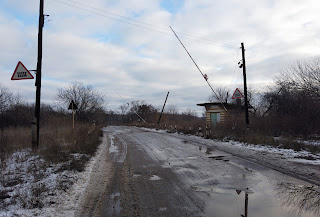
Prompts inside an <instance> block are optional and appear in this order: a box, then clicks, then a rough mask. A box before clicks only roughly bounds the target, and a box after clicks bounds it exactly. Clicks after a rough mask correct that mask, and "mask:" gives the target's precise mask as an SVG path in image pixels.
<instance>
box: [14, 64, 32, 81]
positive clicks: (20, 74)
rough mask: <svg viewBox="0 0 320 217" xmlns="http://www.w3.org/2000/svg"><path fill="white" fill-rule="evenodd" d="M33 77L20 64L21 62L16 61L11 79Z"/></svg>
mask: <svg viewBox="0 0 320 217" xmlns="http://www.w3.org/2000/svg"><path fill="white" fill-rule="evenodd" d="M33 78H34V77H33V76H32V75H31V73H30V72H29V70H28V69H27V68H26V67H25V66H24V65H23V64H22V62H20V61H19V62H18V65H17V67H16V69H15V70H14V73H13V75H12V77H11V80H22V79H33Z"/></svg>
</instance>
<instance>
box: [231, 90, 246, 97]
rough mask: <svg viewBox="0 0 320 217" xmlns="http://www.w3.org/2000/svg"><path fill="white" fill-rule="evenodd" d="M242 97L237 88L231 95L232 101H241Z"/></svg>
mask: <svg viewBox="0 0 320 217" xmlns="http://www.w3.org/2000/svg"><path fill="white" fill-rule="evenodd" d="M242 97H243V95H242V93H241V92H240V90H239V89H238V88H237V89H236V90H235V91H234V93H233V95H232V99H241V98H242Z"/></svg>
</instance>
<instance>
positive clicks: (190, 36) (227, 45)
mask: <svg viewBox="0 0 320 217" xmlns="http://www.w3.org/2000/svg"><path fill="white" fill-rule="evenodd" d="M54 1H56V2H59V3H61V4H65V5H68V6H70V7H74V8H77V9H80V10H83V11H86V12H89V13H93V14H96V15H99V16H103V17H106V18H109V19H112V20H116V21H118V22H122V23H126V24H128V25H133V26H136V27H140V28H144V29H148V30H152V31H155V32H158V33H162V34H166V35H170V36H174V35H173V34H172V33H171V31H170V29H168V28H164V27H160V26H155V25H152V24H149V23H146V22H142V21H139V20H135V19H132V18H129V17H125V16H121V15H118V14H116V13H112V12H109V11H106V10H102V9H99V8H96V7H92V6H89V5H86V4H83V3H79V2H76V1H73V0H67V1H69V2H72V3H74V4H78V5H81V6H84V7H87V8H91V9H94V10H97V11H100V12H103V13H108V14H111V15H112V16H117V17H120V18H122V19H119V18H115V17H111V16H108V15H105V14H101V13H98V12H95V11H92V10H88V9H86V8H83V7H79V6H77V5H74V4H70V3H66V2H64V1H62V0H54ZM123 19H126V20H130V21H132V22H135V23H132V22H128V21H126V20H123ZM137 23H138V24H137ZM143 25H147V26H148V27H147V26H143ZM163 31H167V32H163ZM177 33H179V34H180V36H181V35H182V36H181V37H183V38H186V39H188V40H193V41H197V42H200V43H204V44H211V45H215V46H221V47H226V48H230V49H234V48H238V47H237V46H233V45H229V44H223V43H219V42H214V41H211V40H208V39H203V38H201V37H198V36H193V35H189V34H185V33H182V32H178V31H177Z"/></svg>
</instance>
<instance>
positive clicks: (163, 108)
mask: <svg viewBox="0 0 320 217" xmlns="http://www.w3.org/2000/svg"><path fill="white" fill-rule="evenodd" d="M168 96H169V91H168V94H167V97H166V100H165V101H164V104H163V107H162V111H161V113H160V117H159V120H158V124H160V120H161V116H162V113H163V110H164V107H165V106H166V102H167V99H168Z"/></svg>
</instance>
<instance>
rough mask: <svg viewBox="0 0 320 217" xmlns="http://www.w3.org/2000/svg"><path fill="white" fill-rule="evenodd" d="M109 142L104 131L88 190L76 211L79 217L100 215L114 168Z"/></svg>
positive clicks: (89, 179) (87, 186)
mask: <svg viewBox="0 0 320 217" xmlns="http://www.w3.org/2000/svg"><path fill="white" fill-rule="evenodd" d="M109 144H110V143H108V140H107V136H106V133H105V132H104V136H103V140H102V143H101V145H100V147H99V149H98V153H97V155H98V156H97V159H96V162H95V163H94V166H93V167H92V171H91V173H90V177H89V178H88V181H87V185H86V190H85V192H84V194H83V195H82V198H81V200H80V203H79V209H78V210H77V211H76V212H75V216H77V217H78V216H79V217H87V216H88V217H89V216H90V217H91V216H99V209H100V206H101V204H102V198H103V197H104V195H105V194H106V190H107V187H108V185H109V177H110V175H111V174H112V170H113V168H112V165H111V164H110V161H109V146H110V145H109Z"/></svg>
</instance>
